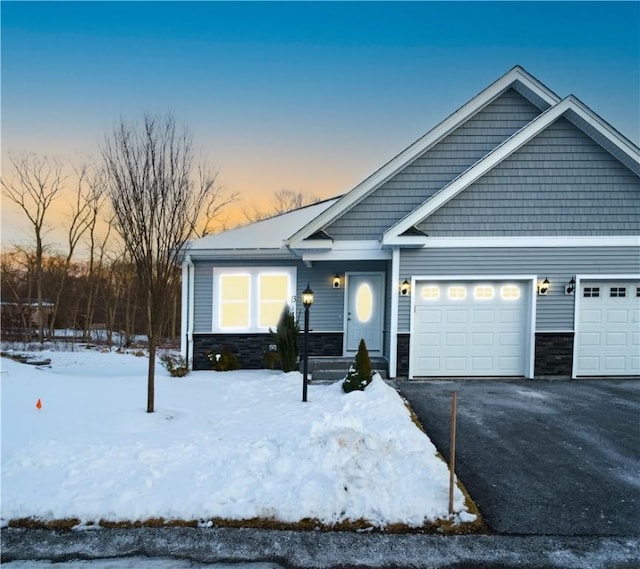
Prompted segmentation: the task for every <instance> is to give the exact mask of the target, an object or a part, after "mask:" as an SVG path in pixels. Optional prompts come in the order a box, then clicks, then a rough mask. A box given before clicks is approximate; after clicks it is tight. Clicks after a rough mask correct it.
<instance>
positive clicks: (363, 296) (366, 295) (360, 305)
mask: <svg viewBox="0 0 640 569" xmlns="http://www.w3.org/2000/svg"><path fill="white" fill-rule="evenodd" d="M371 316H373V291H372V290H371V286H370V285H369V283H362V284H361V285H360V286H358V289H357V290H356V317H357V319H358V322H362V323H365V322H369V320H371Z"/></svg>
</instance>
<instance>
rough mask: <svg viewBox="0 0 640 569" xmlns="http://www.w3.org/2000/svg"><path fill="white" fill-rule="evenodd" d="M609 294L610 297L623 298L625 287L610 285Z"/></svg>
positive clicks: (625, 291)
mask: <svg viewBox="0 0 640 569" xmlns="http://www.w3.org/2000/svg"><path fill="white" fill-rule="evenodd" d="M609 296H610V297H611V298H624V297H625V296H627V289H626V288H625V287H623V286H621V287H615V286H612V287H611V290H610V291H609Z"/></svg>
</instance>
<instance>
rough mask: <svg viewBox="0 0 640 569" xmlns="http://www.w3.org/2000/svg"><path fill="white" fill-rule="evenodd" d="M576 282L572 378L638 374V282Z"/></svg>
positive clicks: (639, 283) (639, 293)
mask: <svg viewBox="0 0 640 569" xmlns="http://www.w3.org/2000/svg"><path fill="white" fill-rule="evenodd" d="M578 282H579V285H578V291H577V292H578V298H576V334H575V347H574V376H575V377H580V376H582V377H585V376H586V377H588V376H593V377H600V376H629V375H632V376H634V375H640V279H633V280H631V279H629V280H626V279H620V278H618V279H607V280H604V279H599V280H596V279H585V278H582V279H580V280H579V281H578Z"/></svg>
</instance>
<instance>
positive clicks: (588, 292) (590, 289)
mask: <svg viewBox="0 0 640 569" xmlns="http://www.w3.org/2000/svg"><path fill="white" fill-rule="evenodd" d="M582 296H584V297H585V298H597V297H599V296H600V287H597V286H586V287H584V293H583V295H582Z"/></svg>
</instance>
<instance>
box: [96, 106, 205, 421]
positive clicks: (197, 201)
mask: <svg viewBox="0 0 640 569" xmlns="http://www.w3.org/2000/svg"><path fill="white" fill-rule="evenodd" d="M102 155H103V158H104V162H105V168H106V170H105V171H106V176H107V178H106V182H107V193H108V195H109V198H110V201H111V205H112V207H113V211H114V221H115V227H116V229H117V231H118V233H119V234H120V236H121V237H122V241H123V242H124V244H125V247H126V249H127V252H128V253H129V256H130V257H131V259H132V260H133V262H134V265H135V270H136V275H137V278H138V281H139V284H140V287H141V290H142V291H143V292H144V295H145V300H146V307H145V308H146V323H147V336H148V340H149V370H148V381H147V412H148V413H152V412H153V410H154V378H155V360H156V358H155V356H156V347H157V342H158V340H159V336H160V334H161V332H162V329H163V326H164V324H165V322H166V318H167V314H168V308H169V307H168V306H167V298H169V296H170V290H171V288H172V286H174V285H175V284H176V283H175V280H176V279H177V278H179V272H178V271H176V270H175V267H176V265H177V263H178V261H179V257H180V255H181V250H182V248H183V247H184V246H185V244H186V243H187V241H188V240H189V239H190V237H191V236H193V235H194V234H195V231H196V227H197V224H198V219H199V217H200V213H201V212H202V211H203V209H204V208H205V207H206V205H207V203H208V200H209V199H210V197H211V195H212V189H213V188H214V187H215V176H212V175H210V174H207V172H206V170H205V169H203V168H197V167H196V166H195V164H194V162H195V160H194V152H193V145H192V139H191V137H190V135H189V134H188V133H187V132H186V130H185V131H183V132H181V133H179V132H177V128H176V122H175V119H174V117H173V116H166V117H157V116H152V115H145V117H144V120H143V123H142V124H141V125H137V124H127V123H126V122H124V121H123V120H121V121H120V123H119V124H118V125H117V126H116V127H115V129H114V131H113V133H112V134H111V135H110V136H108V137H107V138H106V140H105V143H104V145H103V148H102ZM194 174H197V179H195V180H194V177H195V176H194Z"/></svg>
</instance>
